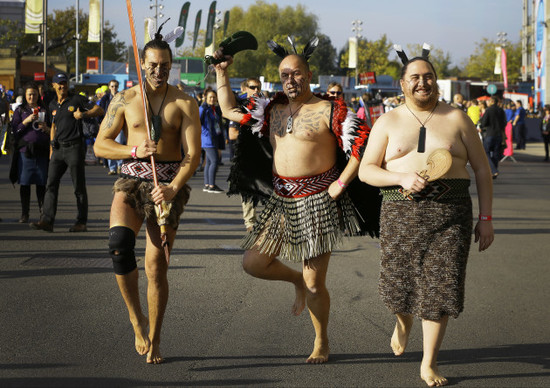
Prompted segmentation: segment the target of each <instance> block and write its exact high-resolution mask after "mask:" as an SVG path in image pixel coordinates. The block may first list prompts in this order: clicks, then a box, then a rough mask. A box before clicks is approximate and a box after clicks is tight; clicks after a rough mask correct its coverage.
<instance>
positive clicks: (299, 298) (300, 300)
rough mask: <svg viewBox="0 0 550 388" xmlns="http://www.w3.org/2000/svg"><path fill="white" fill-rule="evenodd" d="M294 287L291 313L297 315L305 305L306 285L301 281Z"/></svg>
mask: <svg viewBox="0 0 550 388" xmlns="http://www.w3.org/2000/svg"><path fill="white" fill-rule="evenodd" d="M295 287H296V300H295V301H294V304H293V305H292V314H294V315H296V316H298V315H300V314H301V313H302V311H304V308H305V307H306V286H305V284H304V282H303V281H302V282H301V283H300V285H299V286H298V285H295Z"/></svg>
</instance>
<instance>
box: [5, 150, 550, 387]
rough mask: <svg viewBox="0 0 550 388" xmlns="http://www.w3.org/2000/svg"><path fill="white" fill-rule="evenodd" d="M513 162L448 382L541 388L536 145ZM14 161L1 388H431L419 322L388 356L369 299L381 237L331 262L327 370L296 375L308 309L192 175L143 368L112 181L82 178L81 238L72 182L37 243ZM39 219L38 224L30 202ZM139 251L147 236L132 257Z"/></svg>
mask: <svg viewBox="0 0 550 388" xmlns="http://www.w3.org/2000/svg"><path fill="white" fill-rule="evenodd" d="M516 158H517V161H518V163H513V162H512V161H510V160H507V161H505V162H504V163H503V164H502V167H501V175H500V176H499V178H498V179H497V180H496V181H495V205H494V215H495V222H494V225H495V228H496V240H495V243H494V246H493V247H491V249H490V250H489V251H487V252H484V253H481V254H480V253H478V252H477V251H476V250H475V247H473V248H472V252H471V255H470V262H469V266H468V275H467V285H466V286H467V297H466V308H465V311H464V313H463V314H462V315H461V316H460V318H459V319H457V320H452V322H451V323H450V325H449V329H448V332H447V336H446V338H445V342H444V344H443V348H442V351H441V354H440V360H441V369H442V371H443V372H444V373H445V375H446V376H448V377H449V379H450V382H451V383H452V384H453V385H456V386H461V387H495V386H498V387H548V386H550V330H549V324H548V322H549V321H550V308H549V300H550V285H549V284H550V282H549V273H550V272H549V270H550V259H549V258H550V254H549V251H550V241H549V237H548V235H549V233H550V212H549V205H550V197H549V195H548V193H549V192H550V164H548V163H543V162H541V160H542V145H540V144H535V145H533V144H529V145H528V150H527V151H521V153H519V154H517V155H516ZM7 163H8V158H6V157H2V158H0V217H1V218H2V219H3V221H2V222H0V238H1V239H0V244H1V247H2V248H1V249H0V287H1V297H0V311H1V313H0V386H3V387H4V386H8V387H12V386H25V387H27V386H41V387H45V386H52V387H54V386H55V387H59V386H63V387H69V386H71V387H72V386H89V387H96V386H113V387H120V386H266V387H268V386H284V387H287V386H288V387H303V386H307V387H351V386H364V387H395V386H399V387H408V386H413V387H422V386H423V385H424V384H423V383H422V382H421V381H420V379H419V377H418V368H419V362H420V358H421V338H420V334H421V333H420V325H419V324H416V326H415V327H414V329H413V333H412V339H411V342H410V345H409V348H408V352H407V353H406V355H404V356H403V357H401V358H395V357H393V356H392V355H391V353H390V348H389V338H390V335H391V332H392V329H393V326H394V320H393V317H392V316H391V314H390V313H389V312H388V311H387V310H386V309H385V307H384V306H383V305H382V303H381V302H380V300H379V297H378V295H377V277H378V270H379V264H378V259H379V247H378V242H377V240H373V239H370V238H353V239H349V240H348V241H347V243H346V244H345V245H344V246H343V248H342V249H340V250H338V251H336V252H335V253H334V255H333V259H332V261H331V266H330V269H329V279H328V286H329V288H330V292H331V296H332V307H331V321H330V328H329V330H330V333H329V334H330V338H331V350H332V355H331V358H332V361H331V362H330V363H328V364H325V365H305V364H304V361H305V358H306V356H307V355H308V354H309V352H310V351H311V348H312V341H313V329H312V327H311V323H310V320H309V317H308V315H307V313H304V314H302V315H301V316H300V317H298V318H295V317H292V316H291V315H290V306H291V303H292V300H293V289H292V287H290V286H289V285H287V284H283V283H276V282H266V281H261V280H257V279H253V278H251V277H249V276H248V275H246V274H244V273H243V271H242V269H241V266H240V260H241V254H242V252H241V250H240V249H239V248H238V243H239V239H240V237H241V236H242V234H243V229H244V228H243V226H242V224H241V218H240V217H241V207H240V202H239V199H237V198H228V197H226V196H225V195H216V194H206V193H203V192H202V191H201V190H200V188H201V187H202V182H201V180H202V176H200V175H199V176H197V177H195V178H193V180H192V182H191V184H192V186H193V188H194V189H195V190H194V191H193V193H192V198H191V201H190V204H189V206H188V208H187V210H186V212H185V215H184V218H183V220H182V224H181V228H180V232H179V237H178V238H177V241H176V246H175V249H174V251H173V255H172V264H171V268H170V272H169V279H170V284H171V289H170V293H171V294H170V301H169V306H168V311H167V314H166V317H165V323H164V330H163V342H162V353H163V355H164V356H165V357H166V360H167V362H166V363H165V364H163V365H158V366H149V365H146V364H145V359H144V358H143V357H139V356H138V355H137V354H136V353H135V351H134V350H133V337H132V332H131V327H130V324H129V322H128V318H127V313H126V312H125V308H124V306H123V302H122V299H121V297H120V295H119V292H118V289H117V287H116V284H115V280H114V276H113V274H112V271H111V262H110V259H109V258H108V256H107V254H106V246H107V228H108V211H109V203H110V200H111V191H110V190H111V185H112V183H113V181H114V178H113V177H110V176H107V174H106V170H104V169H103V168H102V167H99V166H89V167H87V178H88V188H89V196H90V222H89V225H88V226H89V232H88V233H83V234H70V233H68V232H67V230H68V228H69V227H70V226H71V225H72V223H73V220H74V217H75V213H76V209H75V200H74V196H73V194H72V189H71V185H70V180H69V177H68V176H67V177H65V179H64V185H63V186H62V188H61V196H60V201H59V211H58V219H57V222H56V225H55V231H54V233H44V232H40V231H33V230H30V229H29V228H28V226H27V225H22V224H18V223H17V219H18V218H19V215H20V214H19V212H20V205H19V200H18V188H13V187H12V185H11V184H10V183H9V182H8V180H7V168H8V166H7ZM227 169H228V167H227V166H224V167H223V168H222V169H221V171H220V179H219V183H220V186H225V185H224V180H225V176H226V175H227V171H228V170H227ZM472 193H473V194H475V187H473V188H472ZM474 203H475V202H474ZM32 212H33V214H32V217H33V218H36V217H37V209H36V206H35V205H34V204H33V209H32ZM475 214H477V211H475ZM143 247H144V238H143V235H140V237H139V238H138V247H137V253H138V256H143ZM138 265H139V267H140V268H143V260H140V261H139V263H138ZM141 274H142V275H141V278H140V279H141V280H145V279H144V275H143V271H141ZM141 285H142V290H143V296H145V288H144V285H145V282H144V281H142V284H141Z"/></svg>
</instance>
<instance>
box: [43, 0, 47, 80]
mask: <svg viewBox="0 0 550 388" xmlns="http://www.w3.org/2000/svg"><path fill="white" fill-rule="evenodd" d="M47 31H48V0H44V2H43V3H42V45H43V46H44V50H43V51H44V77H48V37H47V35H48V34H47Z"/></svg>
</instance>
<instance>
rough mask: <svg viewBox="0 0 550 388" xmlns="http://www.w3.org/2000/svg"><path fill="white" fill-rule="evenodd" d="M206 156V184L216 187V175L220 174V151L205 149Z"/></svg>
mask: <svg viewBox="0 0 550 388" xmlns="http://www.w3.org/2000/svg"><path fill="white" fill-rule="evenodd" d="M203 149H204V152H205V154H206V164H205V165H204V184H205V185H209V186H214V185H215V184H216V173H217V172H218V149H217V148H203Z"/></svg>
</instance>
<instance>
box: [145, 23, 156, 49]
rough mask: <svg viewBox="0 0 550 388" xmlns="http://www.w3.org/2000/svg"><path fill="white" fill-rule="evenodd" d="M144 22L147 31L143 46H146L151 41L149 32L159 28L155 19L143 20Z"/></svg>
mask: <svg viewBox="0 0 550 388" xmlns="http://www.w3.org/2000/svg"><path fill="white" fill-rule="evenodd" d="M143 22H144V25H143V28H144V30H145V31H144V32H143V45H146V44H147V43H148V42H149V41H150V40H151V36H150V35H149V31H156V28H157V26H155V19H153V18H145V19H143Z"/></svg>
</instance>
